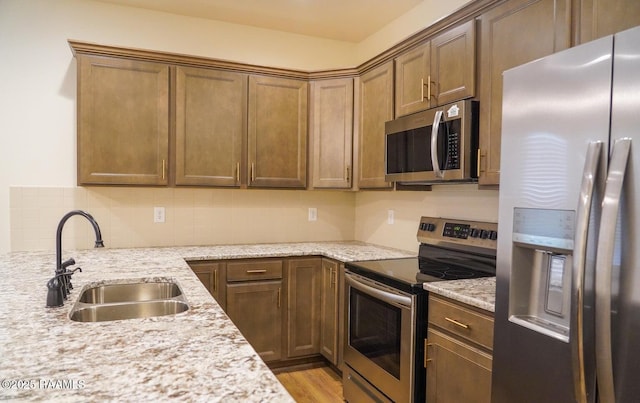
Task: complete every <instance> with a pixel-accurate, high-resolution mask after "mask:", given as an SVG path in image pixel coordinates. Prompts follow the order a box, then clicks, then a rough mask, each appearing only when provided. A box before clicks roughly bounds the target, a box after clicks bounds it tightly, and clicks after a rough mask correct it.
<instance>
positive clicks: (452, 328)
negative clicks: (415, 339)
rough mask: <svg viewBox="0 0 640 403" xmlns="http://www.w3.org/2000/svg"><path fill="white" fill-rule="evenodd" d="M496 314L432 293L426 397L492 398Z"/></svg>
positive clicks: (437, 399) (453, 399) (449, 399)
mask: <svg viewBox="0 0 640 403" xmlns="http://www.w3.org/2000/svg"><path fill="white" fill-rule="evenodd" d="M492 347H493V315H492V314H491V313H490V312H487V311H483V310H481V309H477V308H474V307H471V306H468V305H466V304H462V303H460V302H457V301H453V300H450V299H447V298H443V297H439V296H435V295H433V294H431V295H430V296H429V325H428V331H427V339H426V340H425V357H424V363H425V367H426V369H427V382H426V385H427V386H426V388H427V401H428V402H429V403H433V402H436V403H437V402H478V403H482V402H490V401H491V365H492Z"/></svg>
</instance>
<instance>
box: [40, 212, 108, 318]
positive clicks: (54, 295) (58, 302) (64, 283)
mask: <svg viewBox="0 0 640 403" xmlns="http://www.w3.org/2000/svg"><path fill="white" fill-rule="evenodd" d="M74 215H81V216H83V217H84V218H86V219H87V220H89V222H90V223H91V225H92V226H93V230H94V231H95V233H96V243H95V247H96V248H102V247H104V242H103V241H102V233H101V232H100V226H99V225H98V222H97V221H96V220H95V219H94V218H93V217H92V216H91V214H89V213H87V212H85V211H82V210H73V211H70V212H68V213H67V214H65V215H64V216H63V217H62V219H61V220H60V223H59V224H58V230H57V232H56V272H55V276H53V278H52V279H51V280H49V281H48V282H47V290H48V291H47V307H56V306H62V305H63V304H64V300H65V299H67V296H68V295H69V292H70V291H71V289H73V285H72V284H71V276H72V275H73V274H74V273H75V272H76V271H82V269H81V268H80V267H77V268H75V269H73V270H68V269H67V267H69V266H71V265H74V264H76V261H75V260H74V259H73V258H69V259H67V260H65V261H64V262H63V261H62V229H63V228H64V224H65V223H66V222H67V220H68V219H69V218H71V217H73V216H74Z"/></svg>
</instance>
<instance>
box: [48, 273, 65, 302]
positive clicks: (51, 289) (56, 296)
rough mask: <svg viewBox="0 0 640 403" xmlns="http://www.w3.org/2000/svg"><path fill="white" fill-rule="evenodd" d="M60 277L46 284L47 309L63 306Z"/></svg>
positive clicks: (55, 277)
mask: <svg viewBox="0 0 640 403" xmlns="http://www.w3.org/2000/svg"><path fill="white" fill-rule="evenodd" d="M59 277H60V275H57V276H54V277H53V278H52V279H51V280H49V281H48V282H47V308H54V307H58V306H62V305H64V296H63V287H62V282H60V280H59Z"/></svg>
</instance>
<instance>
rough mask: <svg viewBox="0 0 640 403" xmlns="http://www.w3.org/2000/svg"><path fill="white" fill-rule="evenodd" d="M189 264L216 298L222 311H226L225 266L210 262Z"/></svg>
mask: <svg viewBox="0 0 640 403" xmlns="http://www.w3.org/2000/svg"><path fill="white" fill-rule="evenodd" d="M188 264H189V267H191V270H193V272H194V273H195V274H196V276H198V279H200V281H201V282H202V284H203V285H204V286H205V287H206V288H207V291H209V293H210V294H211V296H212V297H213V298H215V300H216V301H217V302H218V304H220V306H221V307H222V309H226V303H227V298H226V290H225V284H226V280H225V278H226V276H225V273H226V271H225V264H224V263H220V262H208V261H202V262H198V261H191V262H188Z"/></svg>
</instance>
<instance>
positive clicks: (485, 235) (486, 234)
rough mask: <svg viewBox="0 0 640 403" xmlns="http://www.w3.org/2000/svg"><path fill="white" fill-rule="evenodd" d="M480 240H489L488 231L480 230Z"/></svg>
mask: <svg viewBox="0 0 640 403" xmlns="http://www.w3.org/2000/svg"><path fill="white" fill-rule="evenodd" d="M480 238H482V239H487V238H489V231H487V230H483V229H481V230H480Z"/></svg>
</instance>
